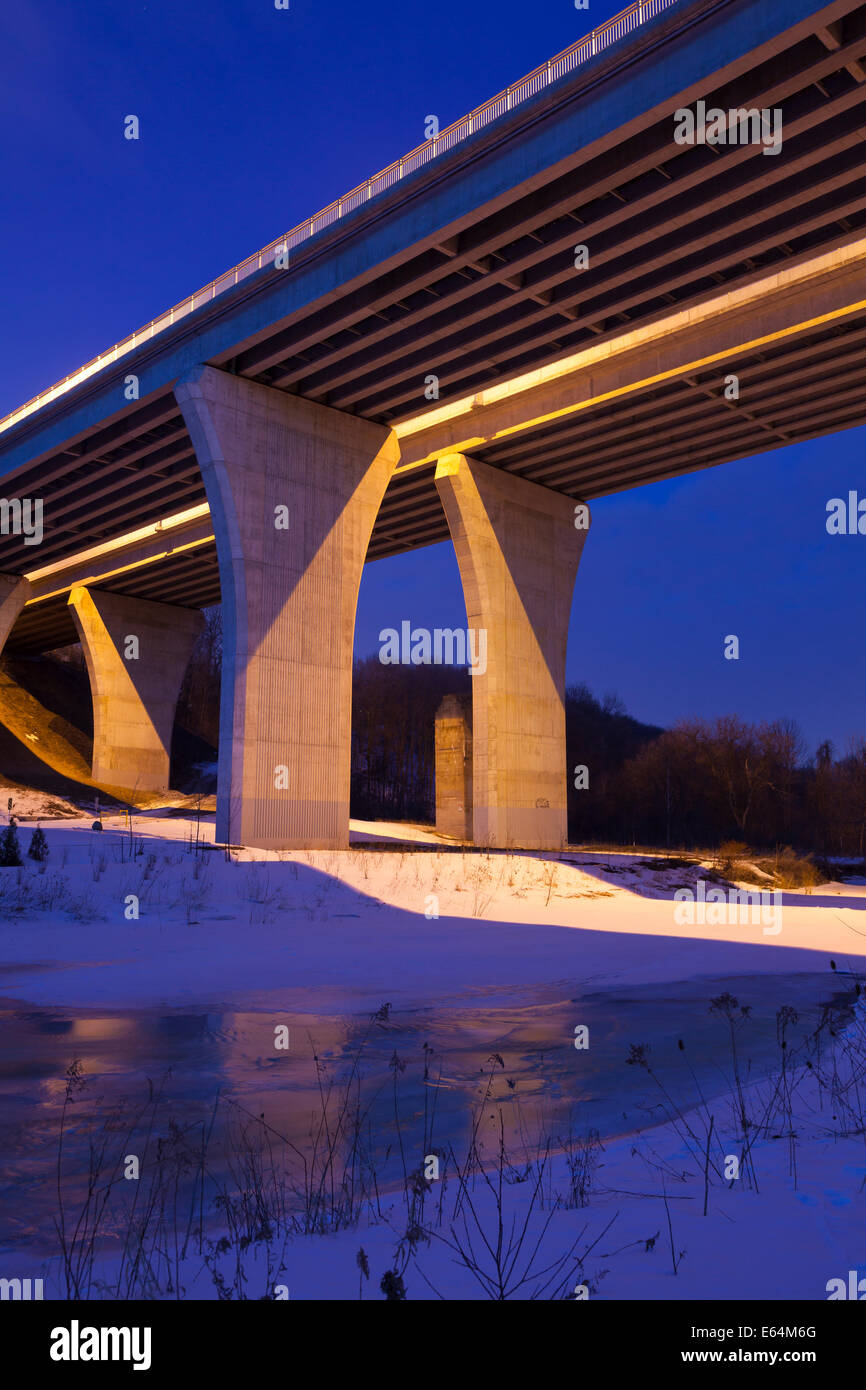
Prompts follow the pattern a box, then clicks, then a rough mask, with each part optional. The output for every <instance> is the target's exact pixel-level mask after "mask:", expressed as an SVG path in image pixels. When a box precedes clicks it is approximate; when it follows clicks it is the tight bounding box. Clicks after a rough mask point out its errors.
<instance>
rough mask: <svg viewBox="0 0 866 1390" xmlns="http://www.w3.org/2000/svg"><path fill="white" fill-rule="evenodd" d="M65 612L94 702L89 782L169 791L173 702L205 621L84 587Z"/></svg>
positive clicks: (186, 612)
mask: <svg viewBox="0 0 866 1390" xmlns="http://www.w3.org/2000/svg"><path fill="white" fill-rule="evenodd" d="M69 606H70V608H71V610H72V616H73V618H74V620H75V626H76V628H77V629H78V635H79V637H80V639H81V645H82V648H83V650H84V658H85V661H86V663H87V672H88V675H89V677H90V690H91V695H92V697H93V780H94V781H95V782H99V783H101V784H102V785H104V786H110V787H116V788H123V789H125V790H127V791H134V792H161V791H167V790H168V785H169V770H170V761H171V734H172V728H173V726H174V715H175V709H176V707H177V698H178V695H179V694H180V687H181V683H182V681H183V677H184V674H185V672H186V668H187V665H188V663H189V658H190V655H191V653H192V649H193V646H194V645H195V640H196V638H197V637H198V634H199V633H200V632H201V630H202V627H203V626H204V618H203V617H202V615H201V613H200V612H198V611H197V610H196V609H191V608H177V607H175V606H174V605H172V604H167V603H152V602H151V601H150V600H149V599H140V598H129V597H127V596H126V595H124V594H110V593H105V592H101V591H99V590H96V589H88V588H85V587H84V586H79V587H76V588H74V589H72V591H71V592H70V595H69Z"/></svg>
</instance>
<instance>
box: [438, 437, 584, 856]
mask: <svg viewBox="0 0 866 1390" xmlns="http://www.w3.org/2000/svg"><path fill="white" fill-rule="evenodd" d="M436 487H437V489H438V491H439V495H440V497H441V499H442V505H443V506H444V508H445V514H446V517H447V518H448V527H449V530H450V532H451V538H452V540H453V542H454V549H455V551H456V552H457V562H458V564H459V567H460V575H461V579H462V582H463V594H464V598H465V601H466V618H467V622H468V625H469V627H470V628H475V629H486V632H487V669H486V671H484V673H483V674H479V675H477V676H474V677H473V682H472V745H473V746H472V756H473V838H474V840H475V843H476V844H479V845H492V846H502V847H508V846H513V847H523V848H528V849H553V848H557V847H559V846H560V845H564V844H565V843H566V842H567V838H568V821H567V811H566V773H567V769H566V756H565V650H566V644H567V641H568V621H569V617H570V614H571V602H572V595H573V591H574V581H575V577H576V575H577V567H578V564H579V562H580V556H581V552H582V550H583V545H584V541H585V540H586V535H587V529H586V528H587V524H588V513H587V512H586V511H585V510H584V511H583V512H582V513H579V514H576V511H575V503H574V501H573V499H572V498H570V497H564V496H563V495H562V494H560V493H557V492H553V491H551V490H550V489H548V488H543V487H539V486H537V484H535V483H529V482H526V481H525V480H524V479H522V478H515V477H513V476H511V475H509V474H507V473H503V472H502V471H501V470H499V469H495V468H491V467H489V466H488V465H487V464H483V463H479V462H478V461H477V460H474V459H471V458H467V457H466V456H465V455H463V454H447V455H444V456H443V457H441V458H440V460H439V462H438V465H437V468H436ZM576 521H579V522H580V523H581V524H580V525H579V526H576V525H575V522H576Z"/></svg>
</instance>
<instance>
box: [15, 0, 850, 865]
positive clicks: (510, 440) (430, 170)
mask: <svg viewBox="0 0 866 1390" xmlns="http://www.w3.org/2000/svg"><path fill="white" fill-rule="evenodd" d="M864 106H866V3H856V0H834V3H830V4H826V5H818V4H816V3H815V0H774V3H773V4H772V5H768V4H766V0H646V3H636V4H633V5H631V6H630V7H629V8H628V9H627V10H626V11H624V12H623V14H622V15H620V16H617V17H616V18H615V19H614V20H612V21H610V23H609V24H607V25H605V26H602V28H601V29H600V30H597V31H595V32H594V33H593V34H591V35H588V36H587V37H586V38H585V39H583V40H581V41H580V43H578V44H575V45H573V46H572V48H570V49H568V50H567V51H566V52H565V53H563V54H560V55H558V56H557V57H556V58H553V59H551V60H550V62H549V63H547V64H545V65H543V66H542V67H541V68H539V69H537V70H536V71H535V72H534V73H532V74H529V75H528V76H527V77H526V78H524V79H522V80H521V81H520V82H518V83H516V84H514V86H513V87H509V88H508V90H507V91H506V92H504V93H500V94H498V95H497V96H496V97H494V98H493V99H492V100H491V101H490V102H487V103H485V105H484V106H483V107H481V108H479V110H478V111H475V112H472V113H470V114H469V115H468V116H466V117H464V118H463V120H462V121H459V122H457V123H455V125H454V126H452V127H449V128H448V129H447V130H445V131H442V132H440V133H438V134H437V135H436V136H435V137H434V138H431V139H430V140H428V141H425V142H424V144H423V145H421V146H420V147H419V148H418V149H417V150H415V151H413V152H412V153H411V154H409V155H407V156H405V157H404V158H403V159H401V160H398V161H397V162H396V163H395V164H394V165H392V166H391V167H390V168H389V169H388V170H385V171H383V172H382V173H381V174H379V175H377V176H375V177H374V178H371V179H370V180H368V181H366V183H365V184H363V185H361V186H360V187H359V188H357V189H355V190H353V191H352V192H351V193H350V194H347V195H346V196H345V197H344V198H342V199H339V200H337V202H336V203H334V204H333V205H332V206H331V207H330V208H328V209H325V210H324V211H323V212H322V213H320V214H317V215H316V216H314V217H312V218H310V219H309V220H308V221H307V222H305V223H304V224H302V226H301V227H298V228H295V229H294V230H293V231H291V232H288V233H286V234H285V235H283V236H281V237H279V238H277V239H276V240H275V241H274V242H273V243H271V244H270V245H269V246H268V247H265V248H263V249H262V250H261V251H260V252H258V253H256V255H254V256H252V257H250V258H249V259H248V260H247V261H246V262H244V263H243V264H242V265H240V266H238V267H235V268H234V269H233V270H232V271H230V272H228V273H227V274H226V275H224V276H222V277H220V279H219V280H217V281H215V282H213V283H212V284H211V285H208V286H206V287H204V288H203V289H202V290H200V291H199V292H197V293H196V294H194V295H191V296H190V297H189V298H188V299H187V300H185V301H184V302H183V303H182V304H181V305H178V306H175V308H173V309H172V310H170V311H169V312H168V313H166V314H164V315H162V316H161V317H160V318H159V319H157V320H155V321H153V322H152V323H151V324H149V325H147V326H145V327H144V328H143V329H141V330H139V331H138V332H136V333H135V334H132V335H131V336H130V337H129V338H127V339H126V340H125V341H124V342H123V343H120V344H118V345H117V346H116V347H114V348H112V349H110V350H109V351H108V352H106V353H104V354H102V355H101V356H100V357H99V358H97V359H95V361H94V362H91V363H88V364H87V365H86V366H85V367H83V368H81V369H79V370H78V371H77V372H74V373H72V374H71V375H70V376H69V377H67V378H66V379H65V380H64V381H62V382H60V383H58V384H57V385H55V386H53V387H51V388H50V389H48V390H46V391H44V392H43V393H41V394H40V395H39V396H37V397H36V398H35V399H34V400H33V401H30V402H28V403H27V404H26V405H24V406H22V407H21V408H20V409H18V410H16V411H14V412H12V414H11V415H9V416H7V418H6V419H5V420H3V421H0V493H2V497H0V532H2V534H0V646H2V644H3V642H4V640H5V643H6V649H7V650H8V651H11V652H38V651H48V650H51V649H53V648H57V647H59V646H63V645H65V644H68V643H70V642H73V641H76V640H80V641H81V642H82V645H83V648H84V652H85V656H86V659H87V665H88V672H89V676H90V681H91V688H92V692H93V699H94V777H95V779H96V780H97V781H99V780H103V781H105V782H106V784H110V785H113V786H122V787H128V788H130V789H132V788H138V789H139V790H160V789H162V788H164V787H165V786H167V778H168V752H167V749H168V740H169V738H170V732H171V720H172V718H173V712H174V704H175V702H176V697H177V692H178V689H179V685H180V681H181V679H182V676H183V671H184V668H185V665H186V662H187V660H188V657H189V653H190V650H191V646H192V643H193V642H194V640H195V636H196V634H197V632H198V630H199V628H200V624H201V618H200V609H201V608H202V607H203V606H206V605H208V604H213V603H222V606H223V618H224V669H223V685H222V692H221V732H220V774H219V794H218V817H217V833H218V838H219V839H220V840H221V841H224V842H226V843H242V844H247V845H257V846H263V847H292V846H309V845H313V846H336V847H339V846H342V845H345V844H346V843H347V840H348V789H349V752H350V727H351V711H350V705H351V665H352V638H353V630H354V616H355V606H356V601H357V594H358V587H359V584H360V577H361V571H362V568H363V565H364V563H365V561H367V560H375V559H379V558H382V557H384V556H389V555H395V554H398V553H400V552H402V551H405V550H409V549H413V548H417V547H420V546H425V545H430V544H433V543H435V542H439V541H442V540H446V539H448V538H449V536H450V538H451V539H452V541H453V544H454V546H455V550H456V553H457V558H458V562H459V566H460V572H461V577H462V581H463V587H464V594H465V598H466V607H467V621H468V624H469V626H470V627H471V628H484V629H486V631H487V669H486V671H485V673H484V675H479V676H477V677H475V678H474V679H473V694H474V698H473V748H474V774H473V776H474V790H473V806H474V810H473V816H474V838H475V839H476V841H478V842H480V843H488V844H493V845H525V846H543V847H551V846H557V845H559V844H560V843H562V842H563V841H564V839H565V835H566V824H565V789H566V767H565V747H564V714H563V686H564V679H565V646H566V638H567V629H568V619H569V612H570V606H571V599H572V592H573V586H574V582H575V578H576V574H577V568H578V563H579V559H580V554H581V550H582V546H583V543H584V541H585V539H586V536H587V526H588V518H589V505H588V504H590V503H591V502H592V501H593V500H594V499H596V498H598V497H603V496H606V495H609V494H612V493H615V492H619V491H623V490H625V489H629V488H633V487H638V486H641V485H644V484H647V483H651V482H655V481H658V480H660V479H666V478H673V477H676V476H679V475H681V474H683V473H686V472H689V471H693V470H696V469H702V468H707V467H713V466H716V465H719V464H723V463H725V462H728V461H731V460H733V459H739V458H743V457H747V456H751V455H757V454H760V453H763V452H765V451H766V450H769V449H775V448H781V447H784V446H786V445H788V444H791V443H795V442H798V441H802V440H808V439H812V438H815V437H817V436H819V435H823V434H826V433H829V432H831V431H836V430H842V429H846V428H851V427H853V426H856V425H859V424H862V423H863V422H864V420H866V381H864V373H863V366H864V355H866V160H864V157H863V154H862V153H861V148H862V141H863V113H864ZM37 501H38V503H39V506H40V511H41V516H40V523H39V534H38V537H37V534H36V533H35V529H34V528H33V527H32V526H31V528H30V533H29V534H28V528H27V526H26V525H25V524H24V523H25V520H26V518H27V517H28V515H29V516H30V517H31V520H32V517H33V515H34V514H35V506H34V504H35V503H36V502H37ZM28 508H29V510H28ZM37 539H38V545H37V544H35V542H36V540H37ZM130 639H134V640H133V641H130Z"/></svg>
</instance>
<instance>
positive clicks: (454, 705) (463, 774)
mask: <svg viewBox="0 0 866 1390" xmlns="http://www.w3.org/2000/svg"><path fill="white" fill-rule="evenodd" d="M471 703H472V702H471V700H470V699H468V697H464V696H460V695H446V696H445V697H444V699H443V700H442V702H441V704H440V705H439V708H438V709H437V711H436V829H437V830H438V832H439V834H440V835H452V836H453V837H454V838H455V839H457V840H471V839H472V723H471V720H472V713H471Z"/></svg>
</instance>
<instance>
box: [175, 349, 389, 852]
mask: <svg viewBox="0 0 866 1390" xmlns="http://www.w3.org/2000/svg"><path fill="white" fill-rule="evenodd" d="M175 394H176V396H177V400H178V402H179V404H180V407H181V410H182V411H183V416H184V419H185V421H186V425H187V428H188V430H189V433H190V436H191V438H192V441H193V445H194V447H195V451H196V456H197V458H198V462H199V466H200V468H201V471H202V476H203V478H204V482H205V487H206V489H207V496H208V503H209V505H210V511H211V517H212V520H213V526H214V534H215V536H216V543H217V552H218V557H219V568H220V585H221V589H222V602H223V677H222V704H221V711H220V760H219V786H218V795H217V839H218V840H219V841H221V842H225V843H232V844H244V845H253V846H259V847H261V848H265V849H291V848H304V847H311V846H312V847H317V848H342V847H345V846H347V845H348V842H349V782H350V771H351V729H352V647H353V638H354V631H355V610H356V607H357V601H358V589H359V587H360V583H361V572H362V569H363V566H364V557H365V555H366V553H367V545H368V543H369V539H370V533H371V531H372V529H373V523H374V521H375V519H376V513H377V512H378V510H379V505H380V503H381V500H382V496H383V494H384V492H385V488H386V486H387V484H388V480H389V478H390V476H391V473H392V472H393V470H394V468H395V466H396V464H397V462H398V459H399V448H398V445H397V442H396V439H395V437H394V435H393V434H392V432H391V431H390V430H388V429H387V428H385V427H383V426H380V425H372V424H369V423H368V422H367V421H365V420H359V419H357V418H355V417H354V416H349V415H343V414H341V413H340V412H338V411H335V410H329V409H328V408H327V407H325V406H321V405H317V404H315V403H314V402H311V401H307V400H303V399H301V398H300V397H297V396H289V395H286V394H285V393H284V392H281V391H275V390H272V389H271V388H270V387H267V386H261V385H258V384H255V383H252V382H249V381H246V380H244V379H241V378H238V377H235V376H230V375H229V374H228V373H225V372H221V371H217V370H215V369H214V368H212V367H201V368H198V369H196V370H195V371H194V372H192V373H191V374H190V375H189V376H187V377H186V378H184V379H183V380H182V381H181V382H179V383H178V385H177V387H176V389H175Z"/></svg>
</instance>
